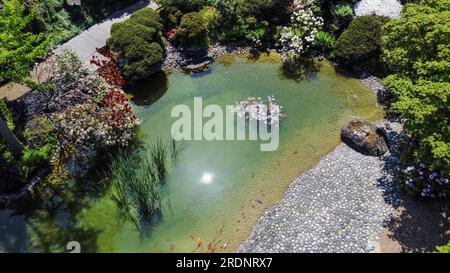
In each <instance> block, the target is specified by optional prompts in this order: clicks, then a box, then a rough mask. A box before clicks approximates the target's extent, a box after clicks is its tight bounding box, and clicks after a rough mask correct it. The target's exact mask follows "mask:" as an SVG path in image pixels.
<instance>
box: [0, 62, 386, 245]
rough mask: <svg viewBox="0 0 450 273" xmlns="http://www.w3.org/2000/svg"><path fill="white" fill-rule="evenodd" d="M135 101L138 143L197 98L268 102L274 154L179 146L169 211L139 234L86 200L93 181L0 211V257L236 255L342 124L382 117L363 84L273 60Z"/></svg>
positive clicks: (254, 148) (160, 83) (102, 199)
mask: <svg viewBox="0 0 450 273" xmlns="http://www.w3.org/2000/svg"><path fill="white" fill-rule="evenodd" d="M134 92H135V93H136V94H137V95H136V96H135V97H134V105H133V108H134V111H135V112H136V114H137V115H138V116H139V117H140V119H141V122H142V123H141V129H140V131H141V137H142V139H143V141H144V142H146V141H150V140H151V139H152V138H154V137H155V136H163V137H169V136H170V128H171V125H172V124H173V122H174V121H175V120H176V119H174V118H171V116H170V113H171V110H172V107H173V106H175V105H179V104H185V105H188V106H192V105H193V98H194V97H202V98H203V104H204V105H206V104H217V105H220V106H223V107H224V106H225V105H232V104H234V102H235V101H241V100H244V99H246V98H247V97H249V96H254V97H267V96H269V95H273V96H275V97H276V99H277V102H278V103H279V104H280V105H282V106H283V107H284V112H285V114H286V117H284V118H283V119H282V120H281V122H280V145H279V148H278V149H277V150H276V151H274V152H262V151H260V143H259V141H211V142H208V141H186V142H184V143H183V151H182V153H181V154H180V157H179V159H178V160H177V162H176V163H175V164H174V165H173V166H172V168H171V170H170V172H169V175H168V177H167V181H166V185H165V188H164V193H163V195H164V198H165V199H167V200H169V201H170V206H167V207H165V208H164V210H163V212H162V215H161V219H159V221H158V222H156V223H154V224H153V225H152V226H151V227H150V228H148V230H146V231H145V232H143V233H141V232H138V231H137V229H136V227H135V226H134V225H133V223H131V222H130V221H127V220H126V219H124V217H122V216H121V215H120V214H119V213H118V210H117V208H116V206H115V204H114V202H113V201H112V200H111V198H110V197H109V195H108V191H107V190H105V191H100V192H98V191H95V193H92V194H88V195H87V196H86V193H85V191H86V189H89V183H91V182H92V181H93V180H98V178H97V177H95V178H94V177H91V178H89V179H84V180H81V181H76V182H74V183H81V185H83V187H81V188H80V187H77V190H61V191H60V192H59V193H60V196H58V195H52V198H51V199H50V201H49V202H45V203H43V204H39V205H33V209H31V208H29V207H27V206H24V208H21V209H19V208H18V209H14V210H12V209H9V210H2V211H0V251H66V250H65V245H66V244H67V242H68V241H79V242H80V243H81V248H82V251H98V252H224V251H225V252H227V251H234V250H235V249H236V248H237V246H238V245H239V243H240V242H241V241H242V240H244V239H245V238H246V237H247V236H248V234H249V233H250V231H251V228H252V226H253V225H254V224H255V223H256V221H257V219H258V217H259V216H261V214H262V213H263V212H264V209H265V208H267V207H268V206H270V205H272V204H274V203H275V202H276V201H277V200H279V199H280V198H281V197H282V195H283V193H284V191H285V190H286V188H287V187H288V185H289V184H290V183H291V182H292V181H293V179H294V178H295V177H296V176H297V175H299V174H300V173H301V172H302V171H305V170H307V169H309V168H311V167H313V166H314V164H315V163H317V162H318V160H319V159H320V157H321V156H323V155H325V154H327V153H328V152H330V151H332V150H333V149H334V147H336V145H337V144H338V143H339V132H340V127H341V126H342V124H343V123H344V122H345V121H348V120H349V119H351V118H353V117H362V118H366V119H369V120H378V119H380V118H381V117H382V109H381V108H380V107H379V106H378V105H377V103H376V97H375V94H374V93H373V92H372V91H370V90H369V89H367V88H366V87H364V86H363V85H362V83H361V81H360V80H357V79H355V78H352V77H349V76H345V75H343V74H339V73H337V72H336V71H335V70H334V68H333V67H332V66H331V65H330V64H329V63H327V62H313V63H312V62H311V63H304V64H303V66H299V67H296V68H295V69H294V70H289V73H288V72H287V70H286V69H285V68H283V66H282V65H281V62H280V60H279V59H278V57H277V56H274V55H263V56H259V57H258V58H256V57H254V56H236V55H230V56H226V57H222V58H220V59H219V60H218V61H217V62H215V63H214V64H212V65H210V68H209V69H208V70H207V71H205V72H202V73H200V74H194V75H186V74H184V73H183V72H181V71H173V72H172V73H168V75H167V76H166V74H160V75H156V76H154V77H153V79H152V80H151V81H149V82H147V83H139V84H138V85H137V87H135V90H134ZM143 94H148V95H143ZM67 200H70V201H67ZM36 208H37V209H36Z"/></svg>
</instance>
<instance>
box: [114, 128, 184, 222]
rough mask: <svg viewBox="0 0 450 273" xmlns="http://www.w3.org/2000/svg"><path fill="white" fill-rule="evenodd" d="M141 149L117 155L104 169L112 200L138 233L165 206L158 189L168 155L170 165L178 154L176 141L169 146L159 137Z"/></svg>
mask: <svg viewBox="0 0 450 273" xmlns="http://www.w3.org/2000/svg"><path fill="white" fill-rule="evenodd" d="M145 148H146V150H145V151H142V150H141V149H138V150H137V151H135V152H124V151H123V152H120V153H119V156H118V157H117V158H115V159H114V160H113V161H112V163H111V165H110V167H109V170H108V177H110V181H111V184H112V187H111V189H112V199H113V200H114V202H115V203H116V204H117V206H118V208H119V209H120V210H121V211H122V212H123V213H125V214H126V215H127V216H128V217H129V218H130V220H132V221H133V223H134V224H135V225H136V227H137V229H138V230H140V231H142V228H143V225H145V224H148V223H150V222H151V220H152V219H153V216H155V215H156V214H157V213H159V212H161V209H162V208H163V206H165V205H166V204H168V202H164V201H163V199H162V197H161V186H162V184H163V182H164V181H165V177H166V175H167V173H168V171H167V167H168V164H167V162H168V156H171V158H172V162H174V161H175V160H176V158H177V157H178V155H179V154H180V153H181V146H180V145H177V142H175V141H171V142H170V145H169V144H168V142H167V141H165V140H164V139H163V138H161V137H158V138H155V139H154V140H153V141H151V142H150V144H149V145H147V146H145Z"/></svg>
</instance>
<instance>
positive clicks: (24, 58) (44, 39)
mask: <svg viewBox="0 0 450 273" xmlns="http://www.w3.org/2000/svg"><path fill="white" fill-rule="evenodd" d="M3 4H4V6H3V12H2V13H0V81H15V82H20V81H22V79H23V78H25V77H27V76H28V75H29V73H30V71H31V69H32V68H33V64H34V62H35V60H36V59H37V58H39V57H44V56H46V54H47V52H48V49H49V46H50V41H51V38H50V37H48V36H46V35H45V34H44V33H38V34H35V33H33V32H31V29H30V24H31V22H32V20H33V19H34V18H35V16H36V10H35V9H31V11H27V9H26V8H25V6H24V5H23V4H22V2H21V1H20V0H3Z"/></svg>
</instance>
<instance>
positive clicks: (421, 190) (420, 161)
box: [383, 0, 450, 197]
mask: <svg viewBox="0 0 450 273" xmlns="http://www.w3.org/2000/svg"><path fill="white" fill-rule="evenodd" d="M418 2H419V4H417V5H416V4H409V5H407V6H406V7H405V10H404V11H403V13H402V15H401V17H400V18H399V19H395V20H392V21H390V22H389V23H387V24H386V26H385V36H384V37H383V59H384V61H385V62H386V63H387V65H388V67H389V68H390V70H391V72H392V73H393V74H392V75H391V76H389V77H388V78H386V80H385V84H386V86H387V88H388V89H389V90H390V91H391V92H392V93H393V94H394V98H393V101H392V102H391V107H390V111H391V112H393V113H395V114H397V115H399V116H400V117H401V118H403V119H405V126H404V139H405V141H404V143H403V145H402V146H401V164H402V168H401V170H400V172H399V177H400V179H401V181H402V182H403V184H404V185H405V188H407V189H408V191H409V192H411V193H414V194H420V195H422V196H424V197H442V196H448V194H449V193H450V183H449V182H448V181H449V178H450V177H449V172H450V120H449V119H450V108H449V105H450V76H449V73H450V62H449V60H450V31H449V29H448V26H449V24H450V1H448V0H433V1H423V0H422V1H418Z"/></svg>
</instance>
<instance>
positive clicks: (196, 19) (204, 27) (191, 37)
mask: <svg viewBox="0 0 450 273" xmlns="http://www.w3.org/2000/svg"><path fill="white" fill-rule="evenodd" d="M176 39H177V40H179V41H180V42H181V43H182V44H185V45H191V46H199V47H206V46H207V45H208V24H207V22H206V20H205V19H204V18H203V17H202V15H201V14H200V13H198V12H190V13H186V14H185V15H183V17H182V18H181V24H180V27H179V28H178V29H177V32H176Z"/></svg>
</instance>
